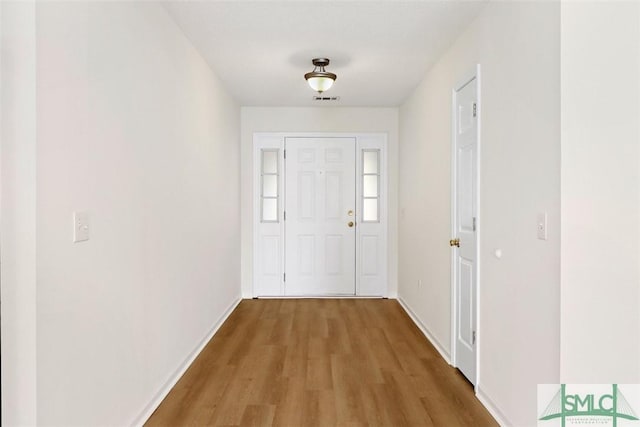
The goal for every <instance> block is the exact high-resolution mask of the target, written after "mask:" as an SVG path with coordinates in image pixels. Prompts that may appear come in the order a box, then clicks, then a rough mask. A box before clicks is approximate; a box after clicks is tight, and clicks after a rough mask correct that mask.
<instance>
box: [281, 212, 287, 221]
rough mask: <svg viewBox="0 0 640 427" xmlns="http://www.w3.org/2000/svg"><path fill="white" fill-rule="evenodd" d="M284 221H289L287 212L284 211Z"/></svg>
mask: <svg viewBox="0 0 640 427" xmlns="http://www.w3.org/2000/svg"><path fill="white" fill-rule="evenodd" d="M282 219H283V221H286V220H287V211H284V214H283V217H282Z"/></svg>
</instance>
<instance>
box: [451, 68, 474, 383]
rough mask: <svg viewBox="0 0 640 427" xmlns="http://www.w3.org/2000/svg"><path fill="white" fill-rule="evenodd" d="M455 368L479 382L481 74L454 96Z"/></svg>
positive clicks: (468, 377)
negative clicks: (478, 260) (479, 127)
mask: <svg viewBox="0 0 640 427" xmlns="http://www.w3.org/2000/svg"><path fill="white" fill-rule="evenodd" d="M454 106H455V110H454V111H455V113H454V114H455V117H454V120H455V123H454V126H455V127H454V129H455V130H454V141H453V143H454V176H453V180H454V195H453V196H454V213H453V216H454V218H453V224H454V227H453V228H454V236H453V237H454V240H452V242H451V244H452V246H453V249H454V253H453V257H454V258H453V268H454V272H453V281H454V283H453V286H455V290H454V292H455V297H454V301H455V307H454V312H455V313H454V316H455V319H454V325H455V327H454V334H455V338H454V339H455V343H454V344H455V365H456V366H457V367H458V369H460V371H461V372H462V373H463V374H464V375H465V376H466V377H467V379H468V380H469V381H471V383H473V384H475V382H476V338H477V336H476V333H477V323H476V300H477V195H476V192H477V186H476V185H477V166H476V165H477V147H478V144H477V141H478V108H477V75H476V76H474V77H473V78H472V79H471V80H470V81H468V82H467V83H466V84H464V85H463V86H461V87H459V88H458V89H457V90H456V91H455V93H454Z"/></svg>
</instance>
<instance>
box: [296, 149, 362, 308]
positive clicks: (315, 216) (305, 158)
mask: <svg viewBox="0 0 640 427" xmlns="http://www.w3.org/2000/svg"><path fill="white" fill-rule="evenodd" d="M285 150H286V158H285V215H286V219H285V282H284V291H285V292H284V293H285V295H288V296H303V295H318V296H319V295H355V291H356V289H355V266H356V258H355V257H356V240H355V236H356V234H355V230H356V227H355V209H356V172H355V154H356V151H355V150H356V145H355V138H286V139H285Z"/></svg>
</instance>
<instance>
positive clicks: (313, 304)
mask: <svg viewBox="0 0 640 427" xmlns="http://www.w3.org/2000/svg"><path fill="white" fill-rule="evenodd" d="M146 425H147V426H160V425H164V426H171V425H174V426H175V425H227V426H229V425H242V426H244V425H280V426H303V425H304V426H312V425H317V426H332V425H340V426H345V425H349V426H356V425H358V426H362V425H386V426H391V425H393V426H430V425H434V426H471V425H473V426H492V425H497V424H496V423H495V421H494V420H493V419H492V418H491V416H490V415H489V413H488V412H487V411H486V409H484V408H483V407H482V405H481V404H480V402H479V401H478V400H477V399H476V398H475V396H474V395H473V389H472V387H471V385H470V384H469V383H468V382H467V381H466V380H465V379H464V378H463V377H462V375H461V374H460V373H459V372H458V371H456V370H455V369H453V368H451V367H450V366H448V365H447V363H446V362H445V361H444V360H443V359H442V358H441V356H440V355H439V354H438V352H437V351H436V350H435V349H434V348H433V347H432V346H431V345H430V344H429V342H428V341H427V340H426V338H425V337H424V336H423V335H422V334H421V332H420V331H419V330H418V328H417V327H416V326H415V325H414V324H413V322H412V321H411V320H410V319H409V317H408V316H407V315H406V314H405V312H404V311H403V309H402V308H401V306H400V305H399V304H398V302H397V301H395V300H380V299H301V300H293V299H292V300H243V301H242V302H241V303H240V305H239V306H238V307H237V308H236V310H235V311H234V312H233V313H232V314H231V316H230V317H229V319H228V320H227V321H226V322H225V323H224V324H223V325H222V327H221V328H220V329H219V331H218V332H217V333H216V335H215V336H214V338H213V339H212V340H211V341H210V343H209V344H208V345H207V346H206V347H205V349H204V350H203V352H202V353H201V354H200V356H199V357H198V358H197V359H196V361H195V362H194V363H193V365H192V366H191V367H190V368H189V370H188V371H187V372H186V374H185V375H184V376H183V377H182V378H181V379H180V381H179V382H178V383H177V385H176V386H175V387H174V388H173V390H172V391H171V392H170V393H169V395H168V396H167V398H166V399H165V400H164V401H163V402H162V404H161V405H160V406H159V407H158V409H157V410H156V412H155V413H154V414H153V416H152V417H151V418H150V419H149V421H148V422H147V424H146Z"/></svg>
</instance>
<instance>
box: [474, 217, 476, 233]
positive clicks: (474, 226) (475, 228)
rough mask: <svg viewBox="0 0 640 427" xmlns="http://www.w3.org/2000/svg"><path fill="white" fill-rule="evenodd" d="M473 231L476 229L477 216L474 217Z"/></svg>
mask: <svg viewBox="0 0 640 427" xmlns="http://www.w3.org/2000/svg"><path fill="white" fill-rule="evenodd" d="M473 231H476V217H475V216H474V217H473Z"/></svg>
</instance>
